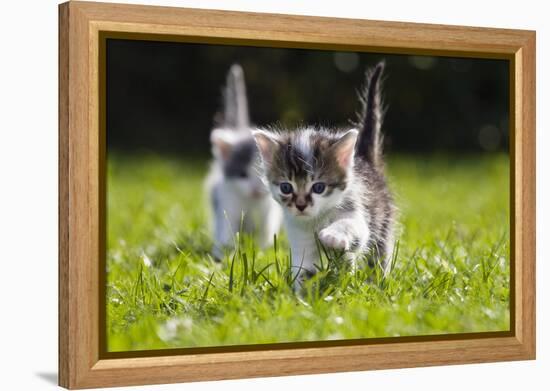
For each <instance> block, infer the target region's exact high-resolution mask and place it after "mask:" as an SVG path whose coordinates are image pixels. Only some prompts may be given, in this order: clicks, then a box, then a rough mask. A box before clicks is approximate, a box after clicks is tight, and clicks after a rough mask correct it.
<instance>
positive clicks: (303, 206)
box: [296, 203, 307, 212]
mask: <svg viewBox="0 0 550 391" xmlns="http://www.w3.org/2000/svg"><path fill="white" fill-rule="evenodd" d="M306 206H307V204H298V203H296V209H298V210H299V211H300V212H303V211H304V209H305V208H306Z"/></svg>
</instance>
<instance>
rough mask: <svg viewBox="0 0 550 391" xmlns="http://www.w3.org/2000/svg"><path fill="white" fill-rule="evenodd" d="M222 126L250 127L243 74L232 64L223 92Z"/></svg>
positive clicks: (241, 70) (234, 127)
mask: <svg viewBox="0 0 550 391" xmlns="http://www.w3.org/2000/svg"><path fill="white" fill-rule="evenodd" d="M223 125H224V126H226V127H228V128H233V129H246V128H248V127H249V126H250V119H249V116H248V100H247V98H246V85H245V81H244V72H243V69H242V68H241V66H240V65H239V64H233V65H232V66H231V68H230V69H229V72H228V73H227V81H226V85H225V88H224V90H223Z"/></svg>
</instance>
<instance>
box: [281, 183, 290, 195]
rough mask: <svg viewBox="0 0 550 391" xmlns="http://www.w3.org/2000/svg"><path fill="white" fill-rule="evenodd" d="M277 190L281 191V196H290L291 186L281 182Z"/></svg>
mask: <svg viewBox="0 0 550 391" xmlns="http://www.w3.org/2000/svg"><path fill="white" fill-rule="evenodd" d="M279 188H280V189H281V193H283V194H290V193H292V185H291V184H290V183H288V182H283V183H281V184H280V185H279Z"/></svg>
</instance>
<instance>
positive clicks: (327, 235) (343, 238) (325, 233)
mask: <svg viewBox="0 0 550 391" xmlns="http://www.w3.org/2000/svg"><path fill="white" fill-rule="evenodd" d="M319 240H320V241H321V243H322V244H323V245H325V246H327V247H330V248H334V249H337V250H344V251H346V250H349V245H350V241H349V240H348V237H347V235H346V234H344V233H342V232H339V231H338V230H336V229H334V228H333V227H327V228H324V229H322V230H321V231H319Z"/></svg>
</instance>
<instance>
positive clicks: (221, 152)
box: [210, 128, 235, 160]
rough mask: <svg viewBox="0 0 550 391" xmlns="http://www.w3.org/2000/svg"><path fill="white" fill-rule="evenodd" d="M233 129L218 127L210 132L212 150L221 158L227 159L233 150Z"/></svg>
mask: <svg viewBox="0 0 550 391" xmlns="http://www.w3.org/2000/svg"><path fill="white" fill-rule="evenodd" d="M233 133H234V131H233V130H229V129H223V128H216V129H214V130H212V133H210V142H211V143H212V152H213V153H214V156H216V157H217V158H219V159H222V160H227V159H229V156H230V155H231V151H232V150H233V143H234V138H235V135H234V134H233Z"/></svg>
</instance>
